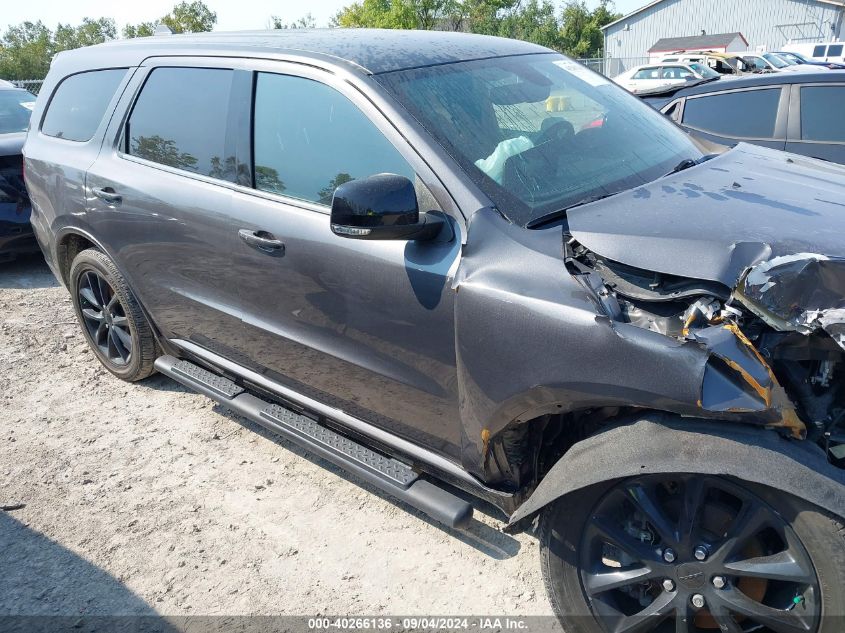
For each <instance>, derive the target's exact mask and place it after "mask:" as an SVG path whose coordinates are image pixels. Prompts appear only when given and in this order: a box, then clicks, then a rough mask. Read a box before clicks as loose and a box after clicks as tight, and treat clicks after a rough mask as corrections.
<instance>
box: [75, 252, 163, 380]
mask: <svg viewBox="0 0 845 633" xmlns="http://www.w3.org/2000/svg"><path fill="white" fill-rule="evenodd" d="M68 281H69V283H68V288H69V289H70V292H71V297H72V299H73V308H74V310H75V311H76V318H77V320H78V321H79V324H80V325H81V327H82V332H83V334H84V335H85V339H86V341H87V342H88V345H89V347H90V348H91V351H93V352H94V355H95V356H96V357H97V359H98V360H99V361H100V363H102V365H103V367H105V368H106V369H108V370H109V371H110V372H111V373H112V374H114V375H115V376H117V377H118V378H120V379H122V380H126V381H129V382H135V381H137V380H142V379H144V378H146V377H147V376H149V375H150V374H152V373H153V372H154V371H155V368H154V367H153V363H154V362H155V359H156V357H157V356H158V355H159V354H158V344H157V343H156V340H155V336H154V335H153V332H152V329H151V328H150V324H149V323H148V322H147V319H146V317H145V316H144V313H143V311H142V310H141V306H140V304H139V303H138V300H137V299H136V298H135V295H133V294H132V291H131V290H130V289H129V285H128V284H127V283H126V280H125V279H124V278H123V276H122V275H121V274H120V272H119V271H118V270H117V267H116V266H115V265H114V262H112V260H111V259H109V258H108V257H107V256H106V255H105V254H103V253H101V252H100V251H98V250H96V249H93V248H89V249H87V250H84V251H82V252H80V253H79V254H78V255H77V256H76V257H75V258H74V260H73V263H72V264H71V267H70V274H69V280H68Z"/></svg>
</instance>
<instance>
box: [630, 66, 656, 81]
mask: <svg viewBox="0 0 845 633" xmlns="http://www.w3.org/2000/svg"><path fill="white" fill-rule="evenodd" d="M658 70H659V69H658V68H657V67H656V66H655V67H653V68H641V69H640V70H638V71H637V72H636V74H635V75H634V77H633V78H634V79H657V78H658V76H659V73H658Z"/></svg>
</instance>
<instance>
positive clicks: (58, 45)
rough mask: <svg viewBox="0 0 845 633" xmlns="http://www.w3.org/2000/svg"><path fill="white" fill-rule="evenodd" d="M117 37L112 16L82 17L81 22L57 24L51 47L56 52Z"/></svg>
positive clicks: (100, 42)
mask: <svg viewBox="0 0 845 633" xmlns="http://www.w3.org/2000/svg"><path fill="white" fill-rule="evenodd" d="M116 37H117V25H116V24H115V23H114V20H113V19H112V18H100V19H99V20H92V19H91V18H82V24H80V25H79V26H72V25H70V24H59V25H58V26H57V27H56V32H55V34H54V35H53V48H54V50H55V51H56V52H58V51H68V50H71V49H74V48H81V47H83V46H93V45H94V44H102V43H103V42H107V41H108V40H113V39H114V38H116Z"/></svg>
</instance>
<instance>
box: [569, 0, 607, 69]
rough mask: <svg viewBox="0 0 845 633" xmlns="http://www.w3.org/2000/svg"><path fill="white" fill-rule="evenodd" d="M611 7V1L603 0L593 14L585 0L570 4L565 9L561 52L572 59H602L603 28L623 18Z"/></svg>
mask: <svg viewBox="0 0 845 633" xmlns="http://www.w3.org/2000/svg"><path fill="white" fill-rule="evenodd" d="M611 7H612V3H611V2H609V0H602V1H601V2H600V3H599V6H598V7H596V9H595V10H594V11H592V12H591V11H590V10H589V9H588V8H587V5H586V3H585V2H584V0H579V1H572V2H569V3H568V4H567V5H566V6H565V7H564V9H563V15H562V25H561V46H560V50H562V51H563V52H564V53H566V54H567V55H569V56H571V57H602V56H603V55H604V34H603V33H602V31H601V27H603V26H604V25H605V24H609V23H611V22H613V21H614V20H617V19H618V18H620V17H622V16H621V14H617V13H614V12H613V11H611Z"/></svg>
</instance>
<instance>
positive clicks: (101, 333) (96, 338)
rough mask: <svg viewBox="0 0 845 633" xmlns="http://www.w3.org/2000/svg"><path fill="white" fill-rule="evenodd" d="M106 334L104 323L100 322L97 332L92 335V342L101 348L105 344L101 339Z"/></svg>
mask: <svg viewBox="0 0 845 633" xmlns="http://www.w3.org/2000/svg"><path fill="white" fill-rule="evenodd" d="M106 332H108V328H107V327H106V322H105V321H102V322H100V325H98V326H97V331H96V332H95V333H94V342H95V343H96V344H97V345H99V346H100V347H102V346H103V345H104V344H105V343H106V341H104V340H103V337H104V336H105V335H106Z"/></svg>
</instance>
